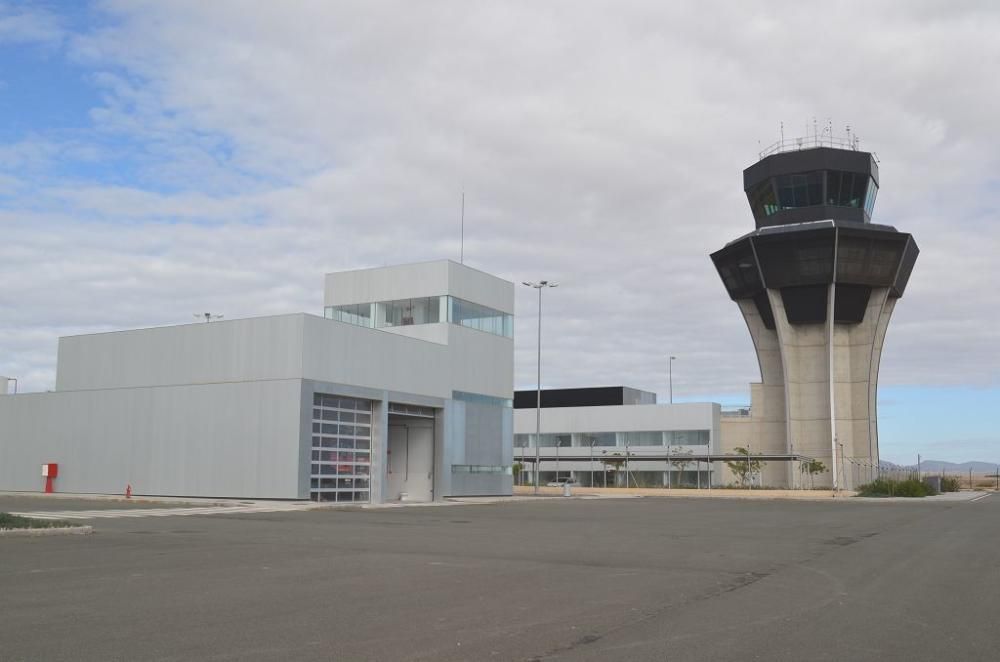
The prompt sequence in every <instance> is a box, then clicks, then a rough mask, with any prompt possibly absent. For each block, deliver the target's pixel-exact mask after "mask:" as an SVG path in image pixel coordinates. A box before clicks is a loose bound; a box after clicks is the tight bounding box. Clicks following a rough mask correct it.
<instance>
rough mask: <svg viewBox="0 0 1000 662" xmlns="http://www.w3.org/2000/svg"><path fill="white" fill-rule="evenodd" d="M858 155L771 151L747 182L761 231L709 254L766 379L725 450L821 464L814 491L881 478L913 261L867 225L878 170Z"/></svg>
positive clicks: (814, 149) (780, 481)
mask: <svg viewBox="0 0 1000 662" xmlns="http://www.w3.org/2000/svg"><path fill="white" fill-rule="evenodd" d="M856 147H857V144H856V142H855V143H854V144H848V145H845V146H839V147H835V146H824V145H813V146H810V148H803V144H802V141H796V142H795V143H793V144H791V145H785V144H779V145H777V146H776V147H775V149H774V150H773V153H771V154H768V155H766V156H763V158H762V159H761V160H760V161H759V162H757V163H755V164H754V165H752V166H750V167H749V168H747V169H746V170H744V171H743V184H744V189H745V191H746V195H747V198H748V200H749V202H750V209H751V212H752V213H753V218H754V222H755V224H756V229H755V230H754V231H753V232H750V233H748V234H745V235H743V236H742V237H739V238H737V239H735V240H733V241H731V242H729V243H728V244H726V245H725V247H723V248H722V249H720V250H718V251H716V252H715V253H713V254H712V260H713V262H714V263H715V267H716V269H717V270H718V273H719V276H720V277H721V279H722V282H723V284H724V285H725V287H726V291H727V292H728V293H729V296H730V298H731V299H732V300H733V301H735V302H736V304H737V305H738V306H739V309H740V312H741V313H742V314H743V318H744V320H745V321H746V324H747V328H748V330H749V331H750V336H751V338H752V339H753V344H754V349H755V350H756V353H757V360H758V364H759V366H760V374H761V380H760V382H759V383H755V384H751V387H750V394H751V407H750V411H749V416H746V417H743V418H733V419H726V421H725V425H724V427H723V438H724V439H725V445H726V447H727V448H731V447H733V446H736V445H739V446H744V447H747V446H749V447H752V448H753V450H754V452H763V453H765V454H767V453H788V454H801V455H803V456H806V457H809V458H813V459H816V460H819V461H821V462H822V463H823V464H824V466H825V467H826V469H827V470H826V472H825V473H824V474H823V475H821V476H819V477H817V479H816V485H820V484H822V485H824V486H827V487H834V488H846V489H851V488H853V487H856V486H857V485H858V484H860V483H864V482H868V481H870V480H871V479H872V478H873V477H874V475H875V472H876V471H877V467H878V461H879V460H878V458H879V453H878V420H877V388H878V371H879V361H880V358H881V355H882V347H883V343H884V341H885V336H886V331H887V329H888V325H889V319H890V317H891V316H892V312H893V310H894V308H895V306H896V303H897V302H898V301H899V298H900V297H902V296H903V292H904V291H905V289H906V284H907V281H908V280H909V277H910V273H911V271H912V269H913V266H914V264H915V263H916V259H917V255H918V253H919V250H918V249H917V245H916V243H915V242H914V240H913V237H912V236H910V235H909V234H907V233H905V232H900V231H898V230H896V228H894V227H892V226H888V225H877V224H875V223H872V214H873V212H874V206H875V197H876V194H877V193H878V185H879V179H878V164H877V163H876V161H875V158H874V157H873V156H872V155H871V154H869V153H867V152H862V151H859V150H857V149H856ZM792 472H793V467H792V465H790V464H786V465H781V464H777V463H772V464H769V465H768V466H767V468H766V469H765V475H764V477H763V481H764V483H765V484H769V485H793V484H794V483H795V480H796V477H795V475H794V473H792Z"/></svg>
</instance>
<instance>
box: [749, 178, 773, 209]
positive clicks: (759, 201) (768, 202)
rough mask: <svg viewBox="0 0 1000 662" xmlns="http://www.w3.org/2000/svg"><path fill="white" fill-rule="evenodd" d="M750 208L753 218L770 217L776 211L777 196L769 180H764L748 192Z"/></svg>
mask: <svg viewBox="0 0 1000 662" xmlns="http://www.w3.org/2000/svg"><path fill="white" fill-rule="evenodd" d="M749 197H750V208H751V209H752V210H753V213H754V216H758V217H760V216H770V215H771V214H773V213H775V212H776V211H778V196H776V195H775V194H774V186H772V184H771V180H770V179H765V180H764V181H762V182H761V183H760V184H757V186H755V187H754V188H753V190H752V191H750V196H749Z"/></svg>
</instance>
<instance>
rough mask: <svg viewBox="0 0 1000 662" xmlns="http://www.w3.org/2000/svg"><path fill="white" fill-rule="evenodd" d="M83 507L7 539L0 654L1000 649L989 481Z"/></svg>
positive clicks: (222, 656)
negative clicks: (896, 492)
mask: <svg viewBox="0 0 1000 662" xmlns="http://www.w3.org/2000/svg"><path fill="white" fill-rule="evenodd" d="M84 505H85V504H80V505H76V506H74V508H75V507H81V508H82V507H84ZM59 507H60V508H61V509H63V510H69V509H70V507H69V506H59ZM9 509H10V508H9V507H8V504H7V502H5V499H4V497H0V511H2V510H9ZM91 523H93V524H95V526H96V529H97V532H96V533H94V534H93V535H90V536H72V537H57V538H37V539H29V538H7V539H2V538H0V614H2V618H0V660H4V661H6V660H159V661H166V660H351V661H353V660H435V661H437V660H602V661H603V660H664V659H668V660H671V661H673V660H768V661H771V660H789V661H795V662H799V661H801V660H810V661H819V660H907V661H911V662H912V661H916V660H929V661H930V660H933V661H934V662H939V661H940V660H953V659H954V660H957V659H961V660H990V661H992V660H996V659H997V656H998V653H997V651H998V650H1000V627H998V625H997V605H998V604H1000V497H998V496H993V497H989V498H986V499H983V500H981V501H977V502H971V503H970V502H961V503H857V502H830V503H827V502H781V501H733V500H718V501H709V500H704V499H679V498H669V499H652V498H648V499H615V500H610V499H609V500H556V499H546V500H543V501H541V502H534V501H529V502H525V501H521V502H514V503H503V504H490V505H461V506H450V507H444V508H400V509H387V510H364V511H361V510H358V511H338V510H321V511H309V512H274V513H236V512H233V513H231V514H226V513H222V514H213V515H210V516H201V515H197V514H194V515H189V516H186V517H147V518H116V519H101V520H97V521H94V522H91Z"/></svg>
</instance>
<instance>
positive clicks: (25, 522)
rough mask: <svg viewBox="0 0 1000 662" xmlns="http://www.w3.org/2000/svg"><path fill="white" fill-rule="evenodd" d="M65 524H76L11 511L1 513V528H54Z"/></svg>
mask: <svg viewBox="0 0 1000 662" xmlns="http://www.w3.org/2000/svg"><path fill="white" fill-rule="evenodd" d="M65 526H74V525H73V524H70V523H69V522H61V521H59V520H45V519H33V518H31V517H21V516H20V515H11V514H10V513H0V529H52V528H61V527H65Z"/></svg>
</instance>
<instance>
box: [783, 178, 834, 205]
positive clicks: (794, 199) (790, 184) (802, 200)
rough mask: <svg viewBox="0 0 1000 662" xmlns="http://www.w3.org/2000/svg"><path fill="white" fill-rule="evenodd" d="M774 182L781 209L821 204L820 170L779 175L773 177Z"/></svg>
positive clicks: (821, 180)
mask: <svg viewBox="0 0 1000 662" xmlns="http://www.w3.org/2000/svg"><path fill="white" fill-rule="evenodd" d="M775 183H776V184H777V188H778V199H779V200H780V202H781V208H782V209H795V208H797V207H812V206H814V205H820V204H823V176H822V173H821V172H818V171H817V172H806V173H802V174H796V175H779V176H778V177H776V178H775Z"/></svg>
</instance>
